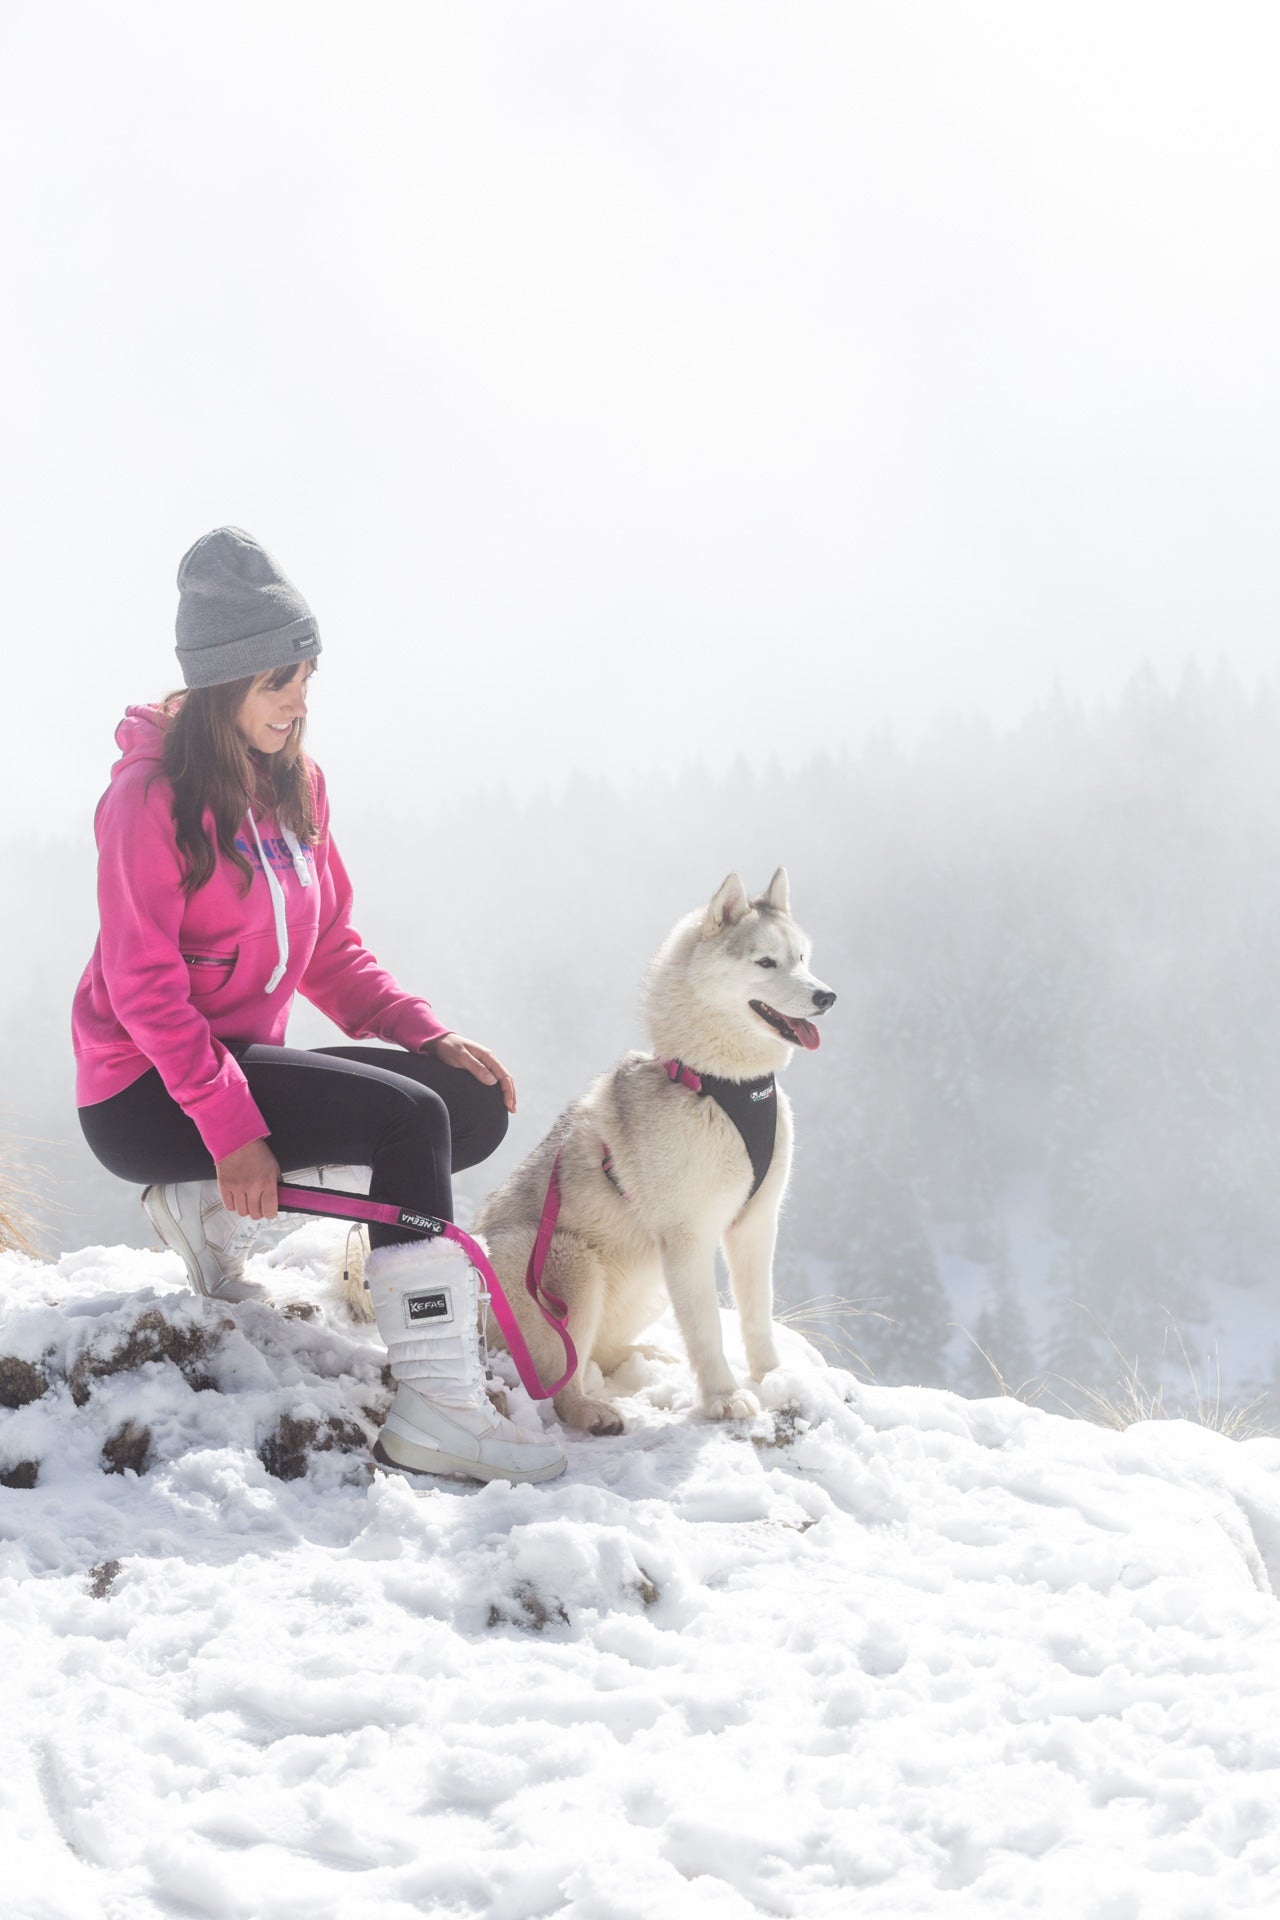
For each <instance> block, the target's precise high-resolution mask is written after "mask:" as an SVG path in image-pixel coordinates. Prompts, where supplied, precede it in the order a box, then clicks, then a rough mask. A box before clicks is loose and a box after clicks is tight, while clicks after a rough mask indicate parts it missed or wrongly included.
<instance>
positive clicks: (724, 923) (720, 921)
mask: <svg viewBox="0 0 1280 1920" xmlns="http://www.w3.org/2000/svg"><path fill="white" fill-rule="evenodd" d="M750 910H751V902H750V901H749V900H748V899H747V890H746V888H745V887H744V886H743V884H742V882H741V880H739V878H738V876H737V874H736V873H730V874H727V875H726V876H725V879H724V880H723V882H722V883H721V885H720V887H719V889H718V891H717V892H715V893H713V894H712V896H711V904H710V905H709V906H708V908H707V924H708V926H709V927H710V928H711V930H712V931H713V932H714V931H715V930H716V929H717V928H719V927H732V926H734V925H735V924H736V923H737V921H739V920H741V918H742V916H743V914H744V913H749V912H750Z"/></svg>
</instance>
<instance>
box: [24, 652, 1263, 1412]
mask: <svg viewBox="0 0 1280 1920" xmlns="http://www.w3.org/2000/svg"><path fill="white" fill-rule="evenodd" d="M332 724H334V722H333V717H332V716H329V715H326V714H324V713H323V712H320V713H319V714H317V715H315V716H314V717H313V720H312V725H311V731H310V745H311V747H312V748H313V750H314V751H315V753H316V756H317V758H318V759H319V760H320V761H321V763H322V764H323V763H324V758H325V754H324V735H325V729H326V726H327V725H332ZM105 733H106V729H104V734H105ZM108 766H109V758H108V757H107V756H105V755H104V761H103V767H102V775H103V784H105V781H106V776H107V771H108ZM430 785H431V783H430V781H429V779H428V778H427V777H426V774H425V772H423V771H422V770H419V769H415V768H414V767H411V766H404V765H395V766H391V767H381V768H380V769H379V780H378V783H377V787H378V792H379V795H380V796H382V798H381V799H380V801H379V804H378V806H377V807H376V809H375V808H374V807H373V806H372V804H371V801H370V793H369V792H365V793H359V792H354V793H353V792H349V791H348V792H343V791H341V790H339V791H336V792H334V794H333V803H334V832H335V838H336V839H337V841H338V844H339V846H340V847H341V848H342V851H343V854H344V857H345V858H346V861H347V864H348V866H349V868H350V870H351V873H352V875H353V879H354V882H355V888H356V906H357V913H356V922H357V925H358V926H359V927H360V930H361V932H362V934H363V935H364V936H365V938H366V940H367V941H368V943H369V944H370V946H371V947H372V948H373V950H374V951H375V952H376V953H377V954H378V956H379V958H380V959H381V960H382V961H383V962H384V963H385V964H386V965H388V966H389V967H390V968H391V969H392V971H393V972H394V973H395V974H396V975H397V977H398V978H399V979H400V980H401V981H402V982H403V983H404V984H405V986H406V987H408V988H410V989H411V990H413V991H415V992H421V993H425V994H426V995H427V997H428V998H430V999H431V1000H432V1001H433V1003H434V1004H435V1006H436V1008H437V1011H439V1012H440V1013H441V1015H442V1017H443V1018H445V1019H446V1020H447V1021H448V1022H449V1023H450V1024H451V1025H452V1026H454V1027H455V1028H456V1029H457V1030H458V1031H460V1032H462V1033H465V1034H468V1035H470V1036H472V1037H474V1038H477V1039H480V1040H483V1041H485V1042H487V1043H488V1044H489V1045H491V1046H493V1047H494V1048H495V1049H496V1050H497V1051H498V1053H499V1054H500V1055H501V1056H502V1057H503V1058H504V1059H505V1060H506V1062H507V1063H508V1064H509V1065H510V1066H511V1068H512V1070H513V1071H514V1073H515V1075H516V1080H517V1085H518V1087H519V1091H520V1109H519V1112H518V1114H517V1116H516V1118H515V1120H514V1121H513V1124H512V1127H511V1130H510V1133H509V1135H508V1138H507V1141H506V1143H505V1145H504V1147H503V1149H502V1150H501V1152H500V1153H499V1155H497V1156H496V1157H495V1159H494V1160H493V1161H491V1162H490V1163H489V1164H488V1165H487V1166H485V1167H482V1168H478V1169H475V1170H473V1171H472V1172H471V1173H469V1174H466V1175H464V1176H462V1178H461V1179H460V1181H459V1182H458V1192H459V1197H460V1207H459V1211H460V1213H461V1214H462V1217H463V1218H464V1219H465V1218H466V1217H468V1216H469V1213H470V1212H471V1211H472V1210H473V1209H474V1207H475V1206H476V1205H477V1204H478V1202H479V1200H480V1199H481V1198H482V1197H483V1195H484V1194H485V1193H486V1192H487V1191H488V1189H489V1187H490V1186H491V1185H492V1184H496V1182H497V1180H498V1179H499V1178H500V1177H501V1175H502V1174H503V1173H504V1172H505V1171H506V1170H507V1168H508V1167H509V1166H510V1165H512V1164H513V1163H514V1161H515V1159H516V1158H517V1157H518V1156H520V1155H522V1154H523V1153H525V1152H527V1151H528V1150H529V1149H530V1148H531V1147H532V1146H533V1145H534V1144H535V1143H536V1141H537V1140H538V1139H539V1138H540V1137H541V1134H542V1132H543V1131H544V1130H545V1128H546V1127H547V1126H548V1125H549V1124H550V1122H551V1121H552V1119H553V1118H554V1117H555V1115H556V1113H557V1112H558V1111H559V1110H560V1108H561V1107H562V1106H564V1105H565V1104H566V1103H567V1102H568V1101H569V1100H570V1099H572V1098H573V1097H574V1096H575V1095H576V1094H577V1093H578V1092H579V1091H580V1090H581V1089H582V1088H583V1087H584V1086H585V1085H586V1084H587V1083H588V1081H589V1080H590V1079H591V1078H592V1077H593V1075H594V1074H595V1073H597V1072H599V1071H601V1070H602V1069H603V1068H604V1067H605V1066H607V1065H608V1064H609V1063H610V1061H611V1060H612V1059H613V1058H615V1057H616V1056H617V1055H618V1054H619V1053H621V1052H622V1051H624V1050H625V1049H626V1048H627V1047H630V1046H635V1045H643V1044H644V1035H643V1031H642V1028H641V1026H640V1021H639V1017H638V1012H637V996H638V988H639V984H640V979H641V976H642V974H643V970H644V966H645V963H646V961H647V959H648V957H649V955H650V954H651V953H652V952H653V950H654V949H655V948H656V947H657V945H658V944H659V942H660V941H661V939H662V938H663V936H664V935H665V934H666V932H667V930H668V929H669V927H670V926H671V925H672V923H673V922H674V921H675V920H676V919H678V918H679V917H680V916H681V915H682V914H683V913H685V912H687V911H688V910H689V909H690V908H691V907H693V906H695V905H697V904H699V903H700V902H701V901H703V900H705V899H706V898H708V897H709V896H710V895H711V893H712V892H713V891H714V889H715V888H716V887H717V886H718V884H719V882H720V881H721V880H722V879H723V878H724V875H725V873H726V872H727V871H728V870H730V869H731V868H736V869H737V870H739V871H740V872H741V873H742V875H743V878H744V879H745V880H746V882H747V884H748V886H749V888H750V889H751V890H752V891H757V890H759V889H760V888H762V887H763V886H765V885H766V884H767V882H768V879H769V876H770V874H771V873H772V871H773V869H774V867H775V866H776V865H778V864H783V865H785V866H786V867H787V868H788V871H789V873H790V877H791V890H792V901H793V906H794V909H795V912H796V916H797V918H798V919H799V920H800V922H801V924H802V925H803V926H804V927H805V928H806V930H807V931H808V933H809V934H810V935H811V937H812V940H813V956H814V959H813V963H814V967H815V970H816V971H817V972H818V973H819V974H820V975H821V977H822V978H823V979H824V980H825V981H827V982H828V983H829V984H830V985H831V986H832V987H834V988H835V989H836V991H837V993H838V995H839V999H838V1001H837V1004H836V1006H835V1007H834V1009H833V1010H832V1011H831V1013H830V1014H829V1015H828V1016H827V1017H826V1019H825V1020H824V1021H823V1023H822V1027H821V1034H822V1045H821V1049H820V1051H819V1052H817V1053H815V1054H812V1055H805V1056H802V1057H799V1058H797V1059H795V1060H794V1061H793V1063H792V1065H791V1067H790V1069H789V1070H788V1072H787V1074H786V1076H785V1085H786V1087H787V1090H788V1092H789V1094H790V1096H791V1099H792V1101H793V1103H794V1106H795V1110H796V1130H797V1156H796V1164H795V1170H794V1174H793V1179H792V1186H791V1191H790V1195H789V1199H788V1203H787V1207H786V1210H785V1213H784V1216H783V1224H782V1232H781V1239H780V1244H779V1251H778V1262H777V1285H778V1295H779V1310H780V1311H781V1312H782V1313H784V1314H793V1315H794V1316H795V1317H796V1320H797V1323H798V1324H799V1325H800V1326H802V1327H803V1328H804V1330H805V1331H807V1332H809V1333H810V1334H811V1335H812V1336H813V1337H815V1338H818V1339H819V1340H820V1341H821V1342H823V1343H825V1345H826V1347H827V1351H828V1352H829V1353H830V1354H831V1355H832V1357H837V1356H838V1357H840V1358H841V1359H842V1361H843V1362H844V1363H845V1364H853V1365H855V1367H856V1368H857V1369H858V1370H860V1371H861V1372H862V1373H863V1374H864V1375H865V1376H871V1377H874V1378H875V1379H877V1380H878V1381H880V1382H881V1383H883V1384H886V1385H899V1384H904V1383H910V1382H919V1383H923V1384H926V1385H946V1386H950V1387H954V1388H958V1389H959V1390H961V1391H963V1392H965V1393H968V1394H973V1395H986V1394H990V1393H994V1392H998V1391H1000V1390H1001V1383H1003V1384H1004V1385H1005V1386H1007V1387H1008V1388H1010V1389H1016V1390H1022V1391H1028V1392H1035V1391H1039V1392H1041V1393H1042V1394H1046V1395H1048V1396H1049V1398H1048V1399H1047V1400H1046V1404H1054V1403H1055V1402H1058V1403H1061V1404H1073V1403H1076V1404H1078V1403H1079V1399H1080V1394H1081V1392H1082V1390H1085V1389H1090V1388H1092V1389H1094V1390H1097V1391H1106V1390H1107V1389H1108V1388H1109V1387H1110V1386H1111V1385H1112V1384H1113V1383H1114V1382H1115V1381H1116V1379H1117V1377H1118V1376H1119V1374H1120V1373H1121V1371H1122V1368H1123V1365H1124V1363H1131V1364H1136V1365H1137V1366H1138V1368H1139V1370H1140V1372H1141V1375H1142V1377H1143V1379H1144V1381H1146V1382H1148V1383H1149V1384H1150V1385H1151V1386H1152V1387H1153V1388H1156V1387H1158V1386H1159V1384H1160V1383H1161V1382H1162V1381H1163V1382H1165V1383H1167V1385H1168V1388H1169V1391H1170V1394H1171V1396H1172V1398H1173V1399H1174V1400H1176V1399H1177V1398H1178V1396H1179V1394H1180V1393H1181V1394H1182V1395H1183V1396H1184V1397H1185V1396H1186V1394H1187V1393H1188V1392H1189V1391H1191V1386H1190V1381H1191V1377H1192V1376H1193V1375H1194V1377H1195V1380H1196V1381H1197V1383H1198V1388H1199V1390H1200V1391H1207V1392H1209V1393H1210V1394H1211V1395H1212V1393H1213V1392H1214V1391H1215V1390H1216V1386H1217V1382H1218V1379H1219V1376H1220V1379H1221V1385H1222V1389H1223V1392H1224V1395H1226V1394H1230V1395H1232V1396H1235V1397H1248V1396H1251V1395H1253V1394H1267V1395H1270V1394H1271V1393H1272V1392H1273V1391H1274V1390H1276V1389H1277V1387H1280V1362H1278V1359H1277V1356H1278V1354H1280V1286H1278V1285H1277V1278H1278V1274H1280V1002H1278V985H1280V692H1278V691H1277V690H1276V689H1274V688H1267V689H1264V690H1262V691H1259V692H1256V693H1248V694H1246V693H1245V692H1244V691H1243V690H1242V689H1241V688H1240V687H1239V686H1238V685H1237V684H1236V683H1235V682H1234V681H1233V680H1232V679H1231V678H1230V676H1229V675H1228V673H1227V672H1226V670H1225V669H1223V670H1221V671H1219V672H1217V673H1209V672H1204V671H1201V670H1200V669H1197V668H1192V669H1189V670H1188V672H1187V673H1186V674H1185V676H1184V677H1183V679H1182V681H1181V682H1180V684H1178V685H1177V686H1176V687H1175V688H1173V689H1172V690H1170V689H1168V688H1166V687H1164V686H1163V685H1162V684H1161V683H1160V682H1159V681H1158V680H1157V679H1156V678H1155V676H1154V675H1152V674H1149V673H1144V674H1142V675H1140V676H1139V677H1138V678H1137V679H1136V680H1135V681H1134V682H1133V683H1132V684H1131V685H1130V687H1129V688H1128V690H1127V692H1126V694H1125V695H1124V697H1123V698H1122V699H1121V700H1120V701H1119V702H1118V703H1117V704H1116V705H1115V706H1113V707H1111V708H1108V709H1102V710H1095V711H1086V710H1084V709H1081V708H1077V707H1075V706H1073V705H1071V704H1068V703H1067V702H1065V701H1061V700H1058V701H1051V702H1050V703H1048V704H1047V705H1045V706H1044V707H1042V708H1041V709H1040V710H1038V711H1037V712H1035V713H1034V714H1032V715H1031V716H1029V717H1028V718H1027V719H1026V720H1025V721H1024V722H1023V723H1022V724H1021V725H1019V726H1018V727H1016V728H1014V729H1012V730H1007V731H996V730H994V729H993V728H991V727H989V726H988V725H987V724H986V723H985V722H983V723H973V722H967V721H963V720H959V719H957V720H956V721H954V722H953V723H951V724H950V725H949V726H945V727H942V728H941V729H939V730H938V731H937V732H936V733H935V734H934V735H933V736H932V737H931V739H930V740H929V741H928V742H927V743H926V744H924V745H922V746H920V747H918V748H916V749H913V750H912V751H910V752H906V751H901V750H899V749H898V748H896V747H895V746H894V744H893V743H892V742H891V741H890V740H888V739H881V740H873V741H871V742H870V743H869V744H868V745H867V746H866V747H865V748H864V749H863V750H862V751H860V752H858V753H857V754H851V755H850V756H848V757H846V758H844V759H841V760H838V761H836V760H832V759H820V760H817V761H814V762H813V763H811V764H809V765H807V766H804V767H801V768H799V769H795V770H784V769H783V768H781V767H778V766H773V767H766V768H749V767H748V766H747V765H745V764H744V763H742V762H738V763H737V764H734V765H733V766H731V767H730V768H729V769H728V771H713V770H711V769H709V768H708V767H707V766H706V765H705V764H702V763H699V761H698V760H697V759H696V758H694V757H693V756H692V755H691V758H690V762H689V764H688V765H687V767H686V769H685V770H684V771H683V772H682V773H681V774H679V775H677V776H661V775H657V776H653V777H651V778H648V779H646V780H644V781H642V782H634V781H633V782H631V783H629V784H627V785H626V786H625V787H614V786H611V785H610V784H608V783H607V782H596V781H591V780H588V779H586V778H584V777H582V776H574V777H573V778H571V779H570V781H569V783H568V784H567V786H566V787H564V789H563V790H562V791H559V792H556V793H547V794H544V795H543V796H542V797H538V798H534V799H532V800H528V799H525V800H516V799H513V798H512V797H511V795H510V794H509V793H508V792H506V791H505V790H504V788H503V787H502V785H501V783H500V781H495V782H493V783H491V784H486V782H485V780H484V778H483V776H482V774H481V773H478V775H477V779H476V783H475V785H474V788H473V789H472V790H471V791H470V792H468V793H467V794H466V796H465V799H464V800H463V801H462V802H461V803H458V804H454V805H452V806H450V807H446V808H443V809H441V808H438V807H435V806H433V805H431V804H430V803H428V802H426V801H424V800H423V798H422V795H423V793H424V792H427V791H429V790H430ZM370 791H371V790H370ZM14 825H15V823H10V833H11V837H10V839H9V842H8V844H7V847H6V851H5V855H4V864H5V868H6V871H7V876H8V881H9V894H10V898H11V900H14V901H17V902H20V903H21V913H20V914H19V915H18V916H16V917H15V920H14V923H13V925H14V928H15V931H14V933H13V934H12V935H11V939H10V942H9V944H8V947H7V950H6V951H5V952H4V953H3V955H2V956H0V982H2V983H3V986H4V989H5V992H4V1002H3V1004H4V1005H5V1007H6V1008H7V1009H8V1021H9V1024H8V1029H7V1031H6V1032H5V1034H4V1056H3V1057H4V1060H5V1063H6V1068H5V1087H4V1106H5V1113H4V1115H3V1120H2V1122H0V1124H2V1125H3V1130H4V1132H5V1133H6V1134H7V1136H8V1141H9V1146H8V1154H9V1157H10V1159H11V1160H12V1159H16V1160H17V1162H18V1163H19V1165H20V1166H21V1167H23V1168H25V1170H26V1177H27V1180H28V1182H29V1184H30V1185H31V1186H32V1187H33V1188H34V1190H35V1193H36V1199H37V1212H38V1215H39V1217H40V1219H41V1222H42V1225H43V1235H44V1246H45V1249H46V1250H47V1251H50V1252H55V1253H56V1252H57V1251H58V1250H59V1249H62V1248H74V1247H78V1246H81V1245H85V1244H89V1243H99V1242H101V1243H106V1244H116V1243H119V1242H124V1243H130V1242H131V1243H133V1244H136V1245H139V1246H144V1245H148V1244H150V1236H149V1230H148V1228H147V1225H146V1222H145V1220H144V1219H143V1216H142V1214H141V1212H140V1209H139V1207H138V1196H137V1194H136V1193H135V1192H134V1191H132V1190H131V1189H127V1188H125V1187H123V1186H122V1185H120V1184H119V1183H117V1182H115V1181H113V1180H112V1179H111V1178H110V1176H109V1175H107V1174H106V1173H105V1172H104V1171H103V1170H102V1169H101V1168H100V1167H98V1166H97V1164H96V1163H95V1162H94V1161H93V1160H92V1159H91V1157H90V1155H89V1153H88V1151H87V1150H86V1149H85V1148H84V1147H83V1145H82V1143H81V1142H80V1138H79V1130H78V1127H77V1125H76V1120H75V1113H74V1097H73V1073H72V1062H71V1050H70V1036H69V1008H70V1002H71V996H72V992H73V990H74V986H75V982H76V980H77V978H78V975H79V972H80V970H81V968H82V966H83V964H84V962H85V960H86V959H87V957H88V953H89V951H90V948H91V945H92V941H93V937H94V930H95V924H96V914H95V908H94V900H93V849H92V845H91V841H90V837H89V834H88V832H87V831H86V835H85V837H84V839H83V840H82V841H80V842H77V843H76V844H74V845H72V844H67V843H60V842H48V841H42V840H36V839H25V840H24V839H22V838H18V837H13V828H14ZM336 1037H338V1036H337V1035H336V1034H335V1032H334V1031H333V1030H332V1029H330V1028H329V1027H328V1026H327V1023H326V1022H324V1021H323V1020H322V1019H321V1018H320V1017H319V1016H318V1015H316V1014H315V1013H314V1012H313V1011H312V1010H310V1009H308V1008H307V1007H306V1006H305V1005H304V1004H303V1003H301V1002H299V1003H298V1004H297V1005H296V1007H295V1011H294V1016H293V1023H292V1026H291V1029H290V1038H291V1040H292V1041H293V1042H294V1043H295V1044H304V1045H305V1044H323V1043H324V1041H325V1040H327V1039H333V1038H336ZM855 1356H856V1358H855ZM1272 1410H1274V1409H1272Z"/></svg>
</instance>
